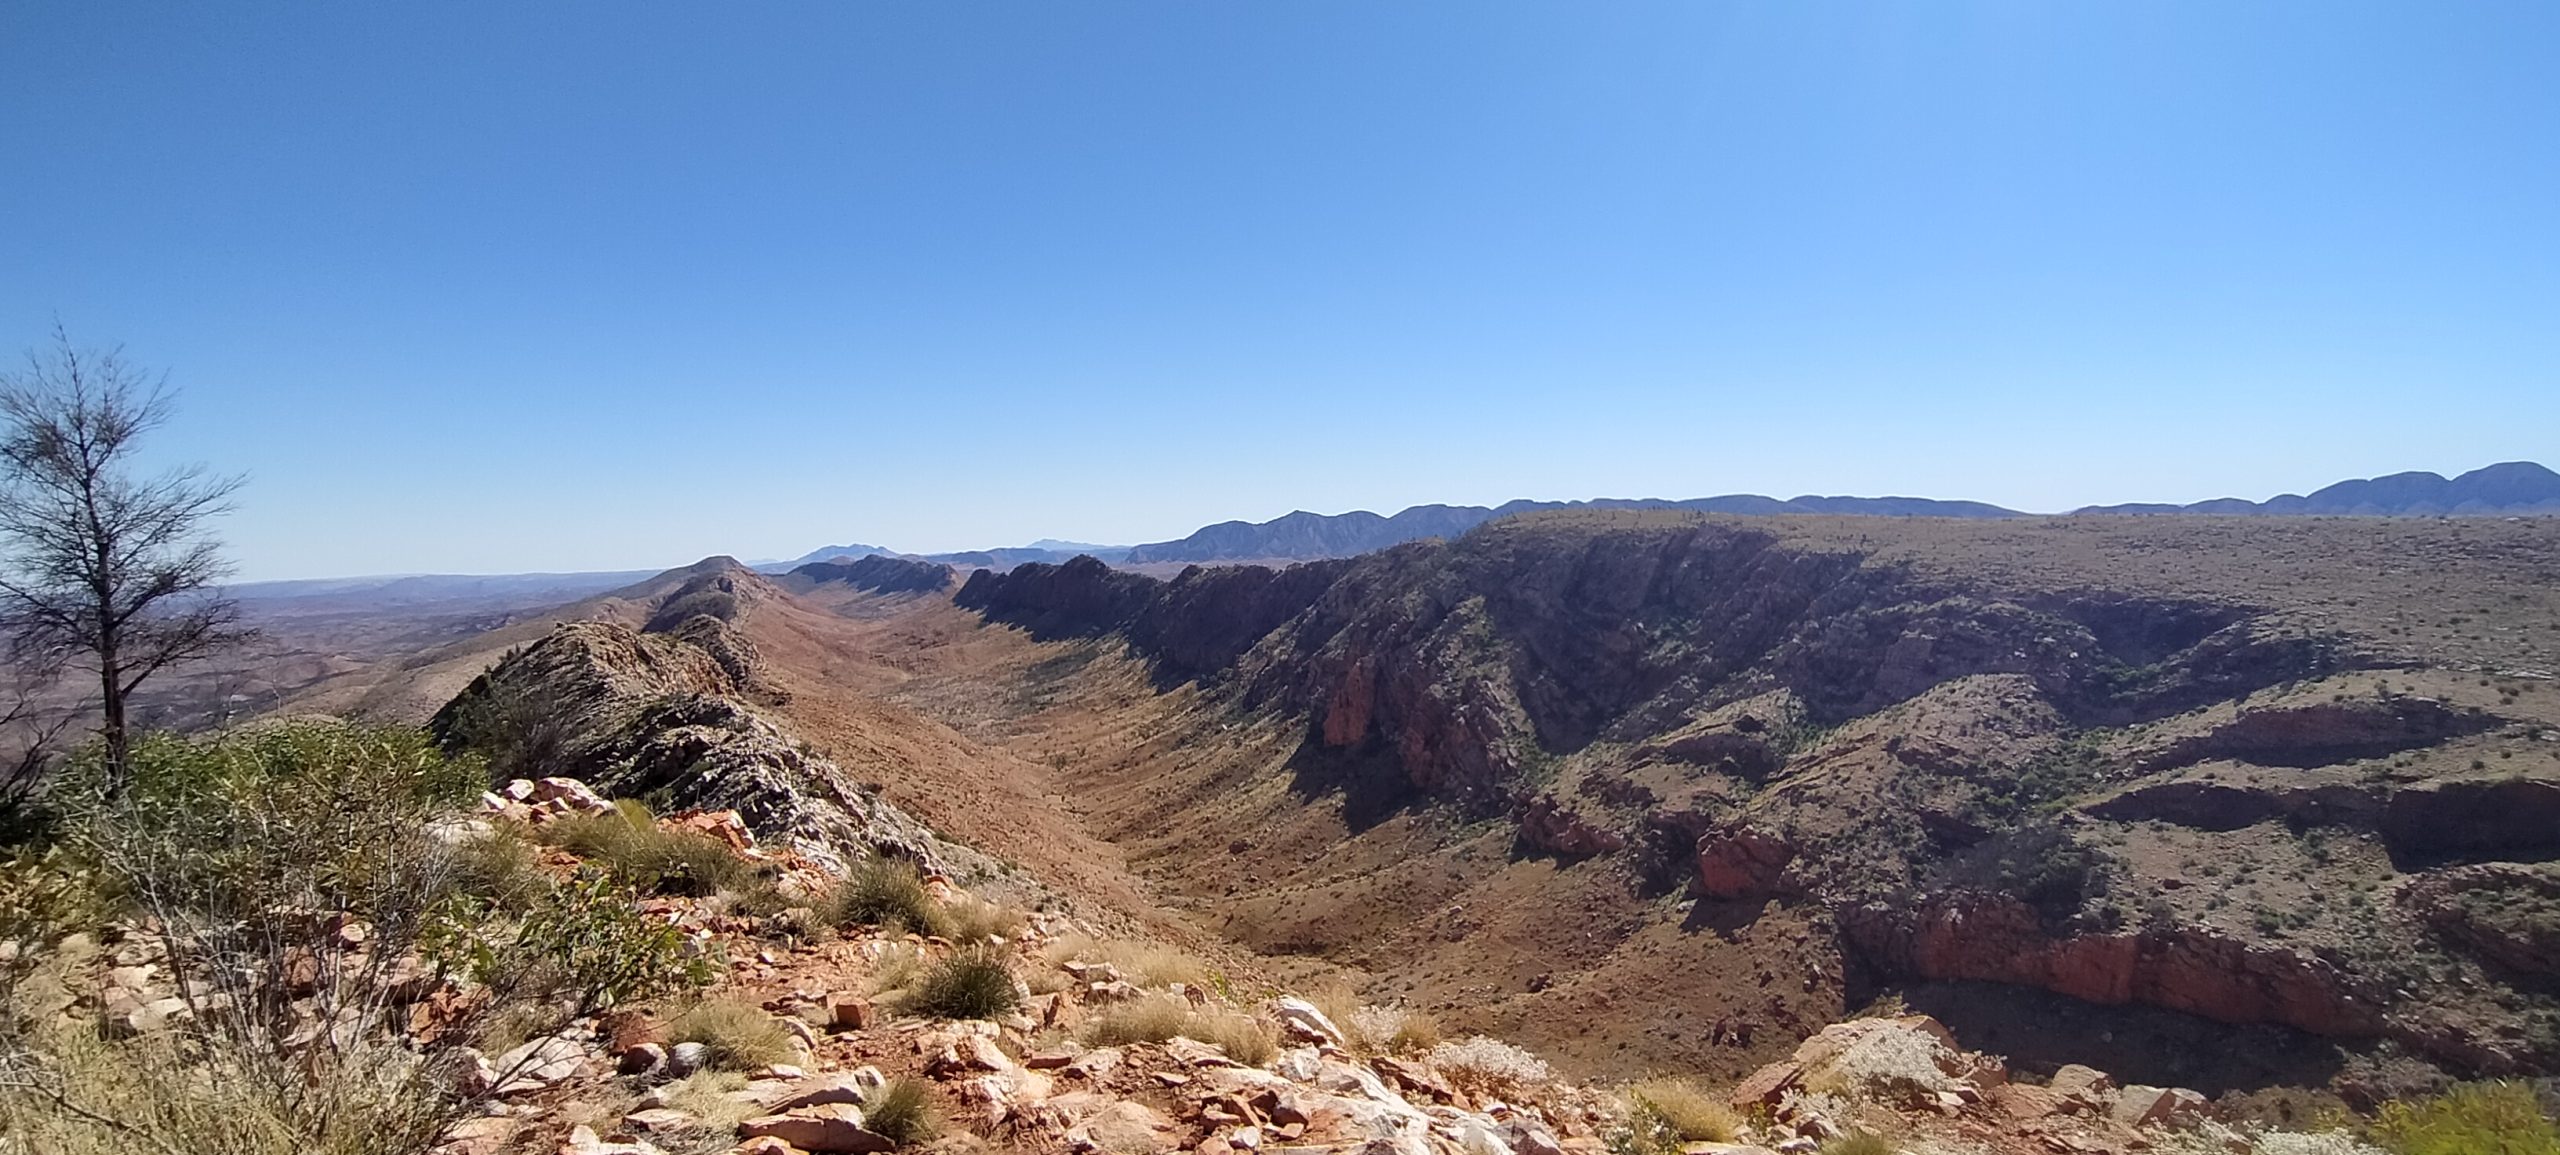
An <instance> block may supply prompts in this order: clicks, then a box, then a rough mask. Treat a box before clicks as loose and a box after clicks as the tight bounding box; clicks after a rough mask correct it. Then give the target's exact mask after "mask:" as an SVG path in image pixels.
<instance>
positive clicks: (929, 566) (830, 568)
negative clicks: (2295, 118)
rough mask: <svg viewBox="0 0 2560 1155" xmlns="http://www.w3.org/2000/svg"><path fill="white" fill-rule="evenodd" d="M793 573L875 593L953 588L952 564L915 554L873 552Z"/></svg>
mask: <svg viewBox="0 0 2560 1155" xmlns="http://www.w3.org/2000/svg"><path fill="white" fill-rule="evenodd" d="M791 576H792V577H795V578H800V579H802V580H805V581H807V582H810V583H811V584H814V585H824V584H827V583H831V582H833V583H841V584H843V585H848V586H852V587H853V588H855V589H858V590H865V591H868V592H871V593H875V594H929V593H938V592H940V591H943V590H947V589H950V588H951V582H952V576H951V567H950V566H947V565H944V564H942V563H940V562H931V561H920V560H918V559H915V558H911V557H891V556H888V555H887V554H873V555H871V556H869V557H865V558H860V559H857V560H854V561H819V562H811V563H809V564H807V565H804V566H800V567H798V568H796V569H794V570H792V571H791Z"/></svg>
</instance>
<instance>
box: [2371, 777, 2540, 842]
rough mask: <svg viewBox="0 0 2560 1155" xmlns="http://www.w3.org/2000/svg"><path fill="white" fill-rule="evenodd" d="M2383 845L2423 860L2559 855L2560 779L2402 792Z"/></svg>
mask: <svg viewBox="0 0 2560 1155" xmlns="http://www.w3.org/2000/svg"><path fill="white" fill-rule="evenodd" d="M2382 837H2383V841H2385V842H2386V843H2388V844H2389V845H2390V846H2391V850H2392V852H2393V853H2394V854H2398V855H2404V856H2407V857H2410V858H2414V859H2419V860H2448V859H2498V858H2519V859H2541V858H2550V857H2554V856H2560V780H2554V779H2550V778H2528V777H2513V778H2459V779H2452V780H2449V781H2440V782H2429V783H2425V784H2422V785H2418V786H2412V787H2409V788H2407V789H2405V790H2401V791H2398V792H2396V793H2394V794H2393V795H2392V796H2391V801H2390V802H2389V804H2388V805H2386V806H2385V807H2384V808H2383V812H2382Z"/></svg>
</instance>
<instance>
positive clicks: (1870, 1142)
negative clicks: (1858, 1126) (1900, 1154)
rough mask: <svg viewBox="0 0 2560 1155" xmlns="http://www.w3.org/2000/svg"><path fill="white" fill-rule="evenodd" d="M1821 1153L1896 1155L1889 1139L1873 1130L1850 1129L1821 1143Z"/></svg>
mask: <svg viewBox="0 0 2560 1155" xmlns="http://www.w3.org/2000/svg"><path fill="white" fill-rule="evenodd" d="M1822 1155H1896V1151H1895V1148H1894V1146H1893V1143H1892V1141H1891V1140H1888V1139H1886V1138H1885V1137H1884V1136H1882V1135H1878V1134H1876V1133H1875V1132H1873V1131H1851V1132H1849V1133H1848V1134H1846V1135H1843V1136H1841V1137H1839V1138H1837V1139H1834V1140H1832V1141H1830V1142H1828V1143H1825V1144H1823V1145H1822Z"/></svg>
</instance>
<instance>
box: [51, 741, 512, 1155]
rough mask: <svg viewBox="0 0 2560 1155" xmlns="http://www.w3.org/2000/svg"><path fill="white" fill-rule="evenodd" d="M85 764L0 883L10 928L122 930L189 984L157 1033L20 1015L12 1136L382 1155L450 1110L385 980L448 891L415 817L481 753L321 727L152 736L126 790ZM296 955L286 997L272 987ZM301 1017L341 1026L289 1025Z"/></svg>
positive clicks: (467, 777)
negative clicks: (192, 993)
mask: <svg viewBox="0 0 2560 1155" xmlns="http://www.w3.org/2000/svg"><path fill="white" fill-rule="evenodd" d="M101 761H102V759H101V758H100V756H99V754H98V753H97V752H95V751H92V752H90V753H88V754H85V755H83V756H81V757H79V758H77V759H75V760H74V761H73V763H72V764H71V765H70V766H69V767H68V768H67V770H66V773H65V776H64V778H63V779H62V781H61V784H60V787H59V788H58V789H57V790H56V791H55V792H54V793H53V795H52V796H51V798H52V800H53V801H54V802H55V803H56V804H57V805H59V806H60V808H61V809H60V814H61V816H62V820H61V824H60V825H59V826H58V827H57V829H56V837H57V839H58V841H57V843H56V844H55V845H54V846H53V847H52V848H51V850H50V851H49V852H48V853H47V855H46V857H45V858H44V859H43V860H41V861H40V862H30V863H22V864H21V865H22V866H26V867H31V868H32V869H31V870H29V871H28V872H26V873H16V874H15V875H14V881H13V882H12V883H11V884H9V885H8V886H7V887H5V888H0V889H5V891H6V892H7V893H8V895H9V896H10V897H9V898H8V900H7V905H8V906H9V907H10V908H11V912H10V913H9V916H8V917H9V919H10V920H12V921H30V922H31V920H34V919H38V918H41V917H45V911H46V910H47V909H48V908H50V909H51V910H52V911H53V913H54V914H56V915H59V914H62V913H67V912H71V911H73V910H75V908H78V909H80V910H81V913H82V916H83V917H85V918H87V919H88V920H90V921H91V924H92V925H93V926H94V925H95V921H96V920H99V919H103V918H108V917H116V916H127V917H132V918H134V919H135V922H136V924H137V925H138V926H140V927H143V928H145V930H144V933H147V934H149V935H151V936H152V937H153V938H154V939H155V940H156V941H155V945H156V946H157V947H158V948H159V949H160V951H161V952H162V953H163V954H164V955H165V957H166V959H167V961H168V965H169V966H170V969H171V970H172V971H173V972H175V973H177V974H180V975H184V976H187V977H188V978H190V979H191V980H193V981H195V982H197V983H200V984H203V985H202V986H201V987H200V988H199V994H198V996H197V997H195V998H194V999H192V1000H191V1002H192V1005H193V1007H194V1009H195V1011H196V1013H195V1014H194V1015H192V1016H190V1017H188V1018H186V1019H184V1020H183V1021H181V1022H180V1023H178V1024H176V1025H175V1026H174V1027H173V1029H172V1031H171V1032H170V1034H169V1035H167V1036H162V1037H158V1038H148V1039H141V1040H132V1041H126V1042H116V1043H108V1042H103V1041H100V1040H98V1039H96V1038H95V1037H93V1036H91V1035H87V1034H83V1033H77V1032H64V1031H59V1030H54V1029H52V1025H51V1024H49V1023H47V1022H45V1021H43V1020H40V1019H39V1020H36V1021H19V1020H17V1019H16V1018H15V1017H14V1016H12V1021H11V1022H10V1024H9V1025H10V1026H11V1027H12V1028H13V1030H15V1031H16V1032H18V1033H19V1034H20V1036H21V1038H20V1043H21V1044H22V1046H20V1047H17V1048H12V1053H11V1055H10V1065H11V1070H10V1071H9V1072H8V1075H7V1078H6V1079H5V1080H0V1082H5V1083H6V1084H7V1085H8V1088H9V1093H8V1105H7V1115H8V1122H9V1125H10V1126H11V1127H12V1128H13V1129H14V1130H15V1131H16V1132H17V1133H19V1134H20V1135H22V1136H48V1137H49V1138H47V1139H44V1140H41V1141H38V1140H34V1139H31V1140H30V1142H32V1143H33V1146H34V1147H36V1148H38V1149H50V1148H53V1147H59V1148H66V1149H70V1150H81V1149H83V1148H84V1147H87V1148H89V1149H96V1150H125V1149H130V1148H132V1147H133V1146H134V1145H135V1143H136V1141H137V1140H138V1139H139V1140H143V1141H145V1145H149V1144H150V1143H157V1144H158V1145H160V1146H162V1147H164V1148H166V1149H173V1150H188V1149H200V1150H224V1151H234V1150H236V1151H249V1152H264V1151H270V1150H273V1151H283V1150H297V1151H298V1150H320V1151H344V1152H351V1153H365V1152H377V1151H379V1152H391V1151H401V1150H415V1149H416V1147H415V1146H414V1145H409V1144H411V1141H412V1140H417V1141H421V1142H422V1141H423V1140H424V1139H425V1138H428V1137H431V1136H432V1135H433V1134H434V1133H435V1131H437V1130H439V1129H441V1127H442V1126H443V1125H444V1123H446V1122H448V1121H449V1120H450V1119H451V1118H453V1117H454V1116H455V1115H456V1114H458V1112H459V1110H460V1107H459V1105H458V1104H457V1103H456V1102H455V1101H454V1100H453V1098H452V1097H451V1096H450V1095H447V1094H444V1093H442V1091H443V1088H442V1087H441V1086H440V1085H439V1082H438V1080H436V1079H434V1078H432V1077H430V1076H429V1075H428V1074H427V1073H426V1072H427V1071H428V1070H429V1069H430V1067H429V1064H428V1063H427V1062H426V1059H427V1058H429V1056H425V1055H419V1054H415V1053H411V1052H406V1051H404V1050H403V1049H402V1048H401V1047H399V1046H398V1045H397V1044H396V1043H395V1042H394V1040H395V1039H396V1038H397V1034H398V1031H399V1029H400V1028H401V1027H402V1026H404V1025H405V1022H406V1017H405V1010H406V1008H405V1007H404V1006H402V1005H401V1004H400V1000H399V999H398V998H397V997H395V986H396V981H395V977H396V976H395V972H396V969H397V964H398V963H399V962H400V961H401V960H402V959H403V958H404V957H406V956H407V955H408V954H409V953H410V951H411V950H412V949H413V948H414V947H416V946H417V945H418V944H420V943H421V942H422V941H423V940H424V939H425V938H426V937H427V936H428V935H429V934H430V933H431V931H432V929H433V928H434V927H435V926H436V925H437V922H438V916H439V914H440V912H441V911H442V909H443V905H444V903H445V901H446V900H447V898H448V897H449V896H450V895H451V894H453V893H454V886H453V875H452V871H451V869H450V865H451V864H450V858H449V856H448V855H446V854H445V853H443V850H444V848H443V847H442V846H441V845H440V844H439V843H437V842H436V841H435V840H434V839H433V838H431V837H430V836H429V835H428V834H427V832H426V830H427V823H428V820H429V819H430V818H432V817H433V816H435V815H437V814H439V813H441V812H443V811H445V810H447V809H449V808H450V807H451V806H452V805H453V804H454V803H455V802H457V801H458V800H460V799H462V798H467V797H470V796H471V795H472V794H473V793H475V792H476V791H477V789H478V783H479V781H480V774H481V771H480V768H479V767H478V766H477V765H476V764H472V763H468V762H455V761H452V760H449V759H447V758H445V757H444V756H443V755H442V754H440V753H439V752H437V750H436V749H435V747H434V746H433V745H432V744H430V743H429V742H428V741H427V740H426V737H425V735H423V734H421V733H419V732H417V731H414V730H403V729H397V728H378V727H358V726H340V725H332V724H317V723H302V724H295V725H286V726H267V727H260V728H257V729H254V730H246V731H241V732H237V733H232V734H227V735H224V736H222V737H219V738H216V739H213V740H210V741H206V742H200V743H199V742H186V741H181V740H179V739H176V738H172V737H168V736H166V735H146V736H144V737H142V738H141V739H140V740H139V741H138V742H136V743H135V744H134V747H133V749H132V752H131V755H130V759H129V762H128V776H127V781H126V784H125V787H124V789H122V790H120V791H117V790H110V789H107V785H108V776H107V775H106V774H105V772H104V769H103V767H102V766H101V764H100V763H101ZM80 891H85V892H86V893H85V894H78V893H76V892H80ZM351 922H354V923H361V924H362V925H363V927H364V928H365V929H364V933H363V934H362V935H360V936H354V941H353V942H351V941H350V936H348V935H345V934H343V933H341V932H342V929H343V928H344V927H346V926H347V925H349V924H350V923H351ZM54 929H55V930H57V931H58V930H67V929H71V928H70V927H68V926H58V927H56V928H54ZM289 960H291V961H295V962H298V963H299V964H300V970H301V972H302V974H303V977H304V980H305V981H304V983H303V987H302V989H300V990H295V989H289V985H288V984H286V983H284V982H280V981H278V979H279V978H280V976H282V975H284V974H286V973H288V971H287V964H288V961H289ZM315 1016H326V1017H327V1019H328V1021H329V1023H330V1025H331V1026H332V1027H333V1028H335V1029H332V1030H325V1031H309V1030H306V1029H304V1028H305V1026H306V1025H307V1024H308V1023H310V1022H312V1021H314V1017H315Z"/></svg>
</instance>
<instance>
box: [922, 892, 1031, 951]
mask: <svg viewBox="0 0 2560 1155" xmlns="http://www.w3.org/2000/svg"><path fill="white" fill-rule="evenodd" d="M942 910H943V915H944V919H945V923H946V925H945V927H944V931H943V934H944V937H946V938H949V939H950V940H951V941H953V942H959V943H975V942H986V941H988V940H989V939H999V940H1008V941H1009V940H1011V939H1014V938H1018V937H1020V936H1021V934H1022V931H1023V928H1025V927H1027V926H1030V925H1031V916H1030V915H1027V914H1024V913H1023V912H1022V911H1020V910H1018V909H1016V908H1014V907H1010V906H1006V905H1004V904H1002V903H996V902H988V901H986V900H984V899H980V898H974V897H971V896H968V895H962V896H960V897H959V898H957V899H954V900H952V901H950V902H946V903H944V904H942Z"/></svg>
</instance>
